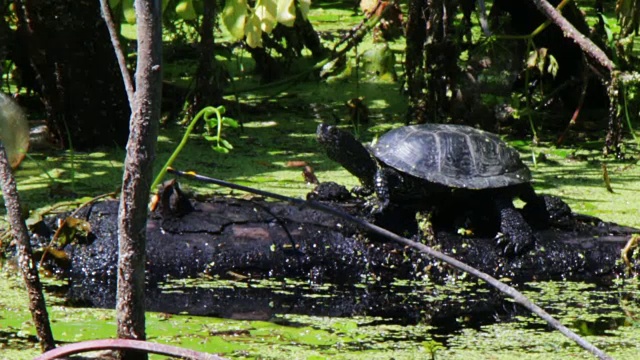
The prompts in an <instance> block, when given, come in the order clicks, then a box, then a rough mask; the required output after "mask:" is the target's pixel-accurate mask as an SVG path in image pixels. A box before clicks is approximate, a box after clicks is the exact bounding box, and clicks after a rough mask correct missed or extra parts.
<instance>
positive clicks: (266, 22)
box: [255, 0, 278, 33]
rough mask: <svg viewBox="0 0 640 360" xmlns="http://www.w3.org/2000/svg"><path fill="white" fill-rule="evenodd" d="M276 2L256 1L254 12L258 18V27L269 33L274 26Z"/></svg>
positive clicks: (268, 0) (276, 9) (267, 0)
mask: <svg viewBox="0 0 640 360" xmlns="http://www.w3.org/2000/svg"><path fill="white" fill-rule="evenodd" d="M277 11H278V4H277V3H276V0H258V1H257V2H256V10H255V14H256V16H258V18H260V29H262V31H264V32H266V33H270V32H271V31H272V30H273V28H274V27H275V26H276V23H277V21H276V12H277Z"/></svg>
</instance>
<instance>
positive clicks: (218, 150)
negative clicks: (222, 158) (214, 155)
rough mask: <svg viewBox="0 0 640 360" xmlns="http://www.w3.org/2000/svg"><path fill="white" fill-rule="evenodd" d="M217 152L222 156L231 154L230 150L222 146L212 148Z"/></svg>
mask: <svg viewBox="0 0 640 360" xmlns="http://www.w3.org/2000/svg"><path fill="white" fill-rule="evenodd" d="M211 148H212V149H213V150H214V151H215V152H218V153H221V154H228V153H229V149H227V148H224V147H222V146H212V147H211Z"/></svg>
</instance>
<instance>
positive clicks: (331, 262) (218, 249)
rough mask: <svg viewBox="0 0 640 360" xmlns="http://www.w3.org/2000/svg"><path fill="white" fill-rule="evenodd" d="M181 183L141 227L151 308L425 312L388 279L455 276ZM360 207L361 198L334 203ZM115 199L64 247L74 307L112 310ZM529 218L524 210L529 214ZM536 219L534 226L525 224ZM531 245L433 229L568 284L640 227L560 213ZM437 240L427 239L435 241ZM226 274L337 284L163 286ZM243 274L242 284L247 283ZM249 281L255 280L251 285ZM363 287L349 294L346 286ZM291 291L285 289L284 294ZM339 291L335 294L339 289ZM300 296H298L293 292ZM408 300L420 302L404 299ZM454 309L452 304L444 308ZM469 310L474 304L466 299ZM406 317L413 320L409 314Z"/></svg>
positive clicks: (504, 273)
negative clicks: (504, 246)
mask: <svg viewBox="0 0 640 360" xmlns="http://www.w3.org/2000/svg"><path fill="white" fill-rule="evenodd" d="M179 195H180V193H179V192H177V191H176V190H170V192H166V189H165V193H164V195H163V196H162V197H161V201H160V202H161V205H160V207H159V208H158V209H157V210H156V211H155V212H153V213H152V214H151V216H150V218H149V222H148V228H147V239H148V244H147V245H148V249H147V273H148V275H147V276H148V285H149V286H148V299H149V301H150V303H149V306H148V308H149V309H151V310H157V311H164V312H172V313H173V312H188V313H191V314H200V315H217V316H225V317H249V318H253V317H256V318H263V317H266V318H268V317H269V316H270V315H271V314H273V313H274V312H275V313H278V312H291V311H295V312H297V311H298V310H299V311H302V309H306V310H307V311H306V312H307V313H308V312H309V310H310V309H313V313H314V314H318V315H342V316H348V315H352V314H356V313H366V314H369V315H384V314H386V315H389V314H393V313H403V314H404V315H405V316H409V317H410V318H411V317H412V316H413V315H415V316H416V317H417V316H424V306H423V304H422V303H420V301H418V300H419V298H420V297H422V295H424V294H421V293H420V292H419V291H416V289H414V288H412V286H411V285H407V287H406V288H398V287H395V288H394V289H393V290H390V289H391V288H390V284H391V283H392V282H393V281H394V280H397V279H406V280H416V279H417V280H419V279H424V278H425V277H429V279H430V280H432V281H438V280H441V279H443V278H444V277H446V276H447V275H449V274H450V273H451V270H450V269H449V268H447V267H446V266H444V265H443V264H441V263H439V262H437V261H434V260H432V259H429V258H427V257H426V256H424V255H421V254H418V253H416V252H414V251H412V250H409V249H405V248H403V247H401V246H399V245H397V244H394V243H390V242H386V241H382V240H381V239H377V238H375V237H374V236H369V235H368V234H362V233H360V232H359V231H358V230H357V229H356V228H355V227H353V226H352V225H350V224H347V223H345V222H344V221H343V220H342V219H339V218H336V217H334V216H332V215H327V214H325V213H322V212H319V211H317V210H313V209H309V208H304V207H303V208H300V207H296V206H291V205H288V204H285V203H277V202H275V203H274V202H267V201H264V200H262V199H257V198H253V199H238V198H224V197H216V198H211V199H207V200H205V201H194V200H185V199H184V198H182V197H181V196H179ZM334 205H335V206H339V207H340V208H342V209H343V210H345V211H347V212H349V213H352V214H359V213H361V212H362V211H363V204H362V203H361V202H359V201H357V200H344V201H340V202H336V203H335V204H334ZM117 207H118V205H117V203H116V202H114V201H107V202H102V203H98V204H95V205H93V206H91V207H88V208H87V209H84V210H83V211H81V212H80V213H79V214H78V215H77V216H78V217H80V218H85V219H87V220H88V221H89V222H90V223H91V226H92V235H91V236H90V239H88V240H89V241H88V242H87V243H83V244H78V245H69V246H67V248H66V251H67V253H68V254H69V256H70V259H71V261H70V264H71V265H70V267H69V268H68V269H66V270H65V276H68V277H69V279H70V284H71V290H70V292H69V297H70V299H71V300H72V301H74V302H80V303H82V304H89V305H93V306H101V307H112V306H113V304H114V302H115V284H116V264H117V261H116V254H117V238H116V231H115V230H116V223H117V222H116V221H115V220H116V216H117ZM524 213H525V217H531V216H530V215H528V214H527V212H526V209H525V210H524ZM389 216H390V217H389V218H387V219H381V220H383V221H386V222H387V223H392V224H393V225H394V226H395V228H396V230H400V229H403V228H404V231H406V232H411V231H413V232H414V233H415V232H416V230H417V226H416V224H415V220H412V219H411V217H410V216H408V215H406V214H402V213H395V214H391V215H389ZM532 223H534V224H535V221H532ZM535 231H536V238H537V241H536V244H535V248H534V249H532V250H531V251H530V252H528V253H526V254H524V255H522V256H518V257H504V256H502V255H501V254H500V252H499V249H498V247H496V246H495V241H494V240H493V239H492V238H490V237H465V236H461V235H458V234H455V233H454V232H453V231H451V230H450V229H436V239H437V245H436V246H437V247H438V248H439V249H440V250H441V251H442V252H444V253H447V254H451V255H453V256H454V257H456V258H457V259H459V260H462V261H464V262H466V263H468V264H469V265H471V266H474V267H476V268H478V269H479V270H481V271H484V272H487V273H489V274H491V275H493V276H495V277H509V278H511V279H513V280H514V281H518V282H519V281H528V280H534V279H535V280H544V279H574V280H593V281H600V280H603V279H607V278H610V277H613V276H617V275H619V274H621V273H623V272H624V269H623V268H622V265H620V263H619V262H618V261H617V260H618V259H619V258H620V250H621V249H622V248H623V247H624V245H625V244H626V242H627V241H628V239H629V237H630V235H631V234H632V233H636V232H639V231H640V230H638V229H634V228H629V227H624V226H619V225H616V224H613V223H606V222H603V221H601V220H599V219H597V218H594V217H589V216H584V215H579V214H571V213H568V214H565V215H564V216H562V217H558V218H555V219H552V222H551V226H539V227H538V228H536V230H535ZM432 245H433V244H432ZM203 274H204V275H208V276H214V277H216V278H222V279H284V278H288V279H299V280H301V281H302V283H303V284H304V283H310V284H322V283H327V284H333V285H332V290H331V293H332V295H334V296H331V297H328V298H324V299H322V300H319V299H318V298H317V297H314V296H312V295H313V294H314V293H317V291H316V290H315V289H314V287H313V286H309V287H304V286H300V285H299V284H298V285H296V286H295V287H293V288H291V287H288V286H287V285H286V283H283V284H282V285H281V287H276V289H275V290H276V291H275V292H274V289H273V288H271V289H264V288H257V289H252V288H251V287H250V286H249V287H246V286H245V287H231V288H229V287H226V288H224V287H223V288H219V289H210V288H198V287H182V288H179V290H176V289H177V288H176V287H175V286H174V287H173V288H172V289H169V290H167V289H166V288H163V287H162V286H161V285H162V284H164V283H165V282H166V281H167V280H170V279H181V278H193V277H198V276H201V275H203ZM247 281H248V280H240V282H241V283H242V282H244V283H246V282H247ZM248 282H249V283H250V282H251V281H250V280H249V281H248ZM356 283H357V284H366V287H365V288H362V289H361V290H359V288H356V289H354V288H353V287H352V286H351V285H353V284H356ZM283 293H286V296H283V295H282V294H283ZM336 294H338V295H336ZM297 295H299V296H297ZM407 297H413V298H414V300H416V301H415V302H412V301H409V302H407V301H406V300H407ZM499 299H500V296H497V295H492V296H487V297H485V298H479V299H477V300H476V301H475V304H476V310H478V309H480V310H479V311H483V310H482V309H487V311H489V310H488V309H490V308H491V306H493V305H495V304H496V302H497V301H501V300H499ZM440 305H442V306H441V309H440V311H442V307H444V308H449V309H451V311H454V312H455V311H459V310H455V309H456V308H458V307H457V306H455V304H453V305H452V304H445V305H443V304H440ZM466 305H467V307H466V308H467V309H468V308H469V306H468V305H469V304H466ZM411 314H413V315H411Z"/></svg>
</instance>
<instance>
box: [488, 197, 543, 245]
mask: <svg viewBox="0 0 640 360" xmlns="http://www.w3.org/2000/svg"><path fill="white" fill-rule="evenodd" d="M494 204H495V207H496V210H497V212H498V215H499V217H500V232H501V234H499V235H498V236H497V237H496V238H497V243H498V246H499V247H501V248H502V249H503V254H504V255H519V254H522V253H523V252H524V251H526V250H528V249H529V247H531V246H532V245H533V242H534V237H533V230H531V226H529V224H528V223H527V222H526V221H525V220H524V218H523V217H522V214H520V212H519V211H518V210H516V208H515V207H514V206H513V201H512V200H511V199H510V198H508V197H501V196H499V197H496V198H495V199H494Z"/></svg>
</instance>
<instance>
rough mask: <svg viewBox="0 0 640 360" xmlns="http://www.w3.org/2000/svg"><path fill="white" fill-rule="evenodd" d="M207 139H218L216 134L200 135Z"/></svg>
mask: <svg viewBox="0 0 640 360" xmlns="http://www.w3.org/2000/svg"><path fill="white" fill-rule="evenodd" d="M202 136H203V137H204V138H205V140H207V141H218V136H211V135H202Z"/></svg>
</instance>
